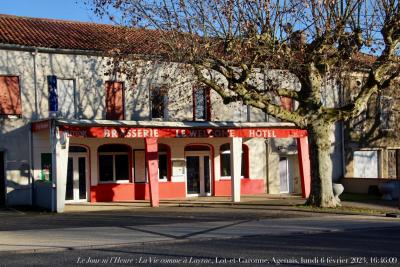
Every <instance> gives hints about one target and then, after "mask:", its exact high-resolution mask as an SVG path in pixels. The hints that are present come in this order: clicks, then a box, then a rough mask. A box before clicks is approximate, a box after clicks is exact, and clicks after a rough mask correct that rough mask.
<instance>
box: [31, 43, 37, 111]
mask: <svg viewBox="0 0 400 267" xmlns="http://www.w3.org/2000/svg"><path fill="white" fill-rule="evenodd" d="M37 53H38V50H37V49H35V51H33V52H32V58H33V88H34V91H35V96H34V97H35V113H34V116H33V118H32V119H38V118H39V107H38V94H37V73H36V56H37Z"/></svg>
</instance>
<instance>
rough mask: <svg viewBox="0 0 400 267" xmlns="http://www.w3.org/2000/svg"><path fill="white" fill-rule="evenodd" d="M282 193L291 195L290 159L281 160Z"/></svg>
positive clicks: (283, 158) (282, 158)
mask: <svg viewBox="0 0 400 267" xmlns="http://www.w3.org/2000/svg"><path fill="white" fill-rule="evenodd" d="M279 177H280V192H281V193H289V172H288V158H286V157H280V158H279Z"/></svg>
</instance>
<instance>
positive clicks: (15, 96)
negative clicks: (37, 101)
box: [0, 76, 21, 115]
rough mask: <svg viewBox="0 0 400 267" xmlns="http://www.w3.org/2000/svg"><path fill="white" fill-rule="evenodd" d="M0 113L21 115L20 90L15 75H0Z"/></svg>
mask: <svg viewBox="0 0 400 267" xmlns="http://www.w3.org/2000/svg"><path fill="white" fill-rule="evenodd" d="M0 114H1V115H21V92H20V87H19V78H18V77H17V76H0Z"/></svg>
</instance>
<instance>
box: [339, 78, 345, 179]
mask: <svg viewBox="0 0 400 267" xmlns="http://www.w3.org/2000/svg"><path fill="white" fill-rule="evenodd" d="M341 80H343V79H341ZM340 88H341V90H340V91H341V94H340V96H341V97H340V98H339V105H340V106H343V105H344V86H343V85H342V84H340ZM340 130H341V139H342V140H341V141H342V142H341V143H342V177H343V178H344V177H345V175H346V155H345V152H346V151H345V148H344V122H343V121H342V122H341V125H340Z"/></svg>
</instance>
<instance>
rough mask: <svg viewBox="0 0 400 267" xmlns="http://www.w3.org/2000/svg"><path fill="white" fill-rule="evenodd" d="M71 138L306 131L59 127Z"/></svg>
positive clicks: (293, 134)
mask: <svg viewBox="0 0 400 267" xmlns="http://www.w3.org/2000/svg"><path fill="white" fill-rule="evenodd" d="M59 127H60V131H63V132H66V133H67V135H68V136H69V137H77V138H149V137H156V138H221V137H244V138H246V137H247V138H300V137H305V136H307V131H306V130H300V129H286V128H150V127H140V128H138V127H136V128H135V127H107V126H104V127H80V126H68V125H62V126H59Z"/></svg>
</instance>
